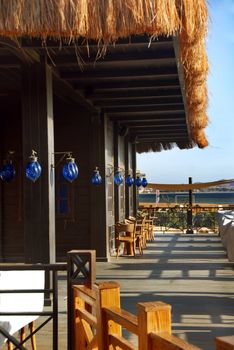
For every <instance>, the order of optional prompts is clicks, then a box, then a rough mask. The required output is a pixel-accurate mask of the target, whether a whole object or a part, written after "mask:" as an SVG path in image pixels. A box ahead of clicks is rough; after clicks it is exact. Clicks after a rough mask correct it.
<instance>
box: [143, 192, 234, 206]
mask: <svg viewBox="0 0 234 350" xmlns="http://www.w3.org/2000/svg"><path fill="white" fill-rule="evenodd" d="M139 202H140V203H178V204H184V203H188V202H189V194H188V193H187V192H167V191H163V192H160V194H158V195H157V194H156V193H140V194H139ZM193 203H196V204H199V203H206V204H234V191H233V192H228V191H227V192H226V191H225V192H193Z"/></svg>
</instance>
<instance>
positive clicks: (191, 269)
mask: <svg viewBox="0 0 234 350" xmlns="http://www.w3.org/2000/svg"><path fill="white" fill-rule="evenodd" d="M233 266H234V264H233V263H230V262H229V261H228V260H227V258H226V253H225V251H224V249H223V247H222V244H221V242H220V238H219V237H218V236H216V235H194V236H192V235H187V236H186V235H180V234H157V235H156V240H155V241H154V242H151V243H148V244H147V249H146V250H145V251H144V255H143V257H140V256H137V257H136V258H133V257H121V256H120V257H119V258H118V259H116V258H112V259H111V262H109V263H103V262H99V263H97V279H98V280H99V281H100V280H112V281H117V282H118V283H119V284H120V286H121V296H122V299H121V302H122V307H123V308H125V309H127V310H129V311H131V312H133V313H136V303H137V302H142V301H164V302H166V303H169V304H171V305H172V315H173V319H172V321H173V332H174V333H175V334H176V335H178V336H180V337H182V338H184V339H186V340H187V341H188V342H190V343H192V344H194V345H197V346H199V347H201V348H203V349H207V350H209V349H214V348H215V344H214V338H215V337H216V336H225V335H231V334H234V313H233V309H234V270H233ZM59 287H60V297H59V301H60V314H59V318H60V326H59V329H60V331H59V332H60V334H59V338H60V341H59V345H60V346H59V348H60V349H65V348H66V347H65V344H66V312H65V311H66V302H65V301H64V297H65V296H66V280H65V276H61V279H60V282H59ZM50 332H51V329H48V330H47V333H46V334H45V332H43V333H41V335H40V336H38V337H37V339H38V350H39V349H50V348H51V347H49V336H48V335H49V333H50Z"/></svg>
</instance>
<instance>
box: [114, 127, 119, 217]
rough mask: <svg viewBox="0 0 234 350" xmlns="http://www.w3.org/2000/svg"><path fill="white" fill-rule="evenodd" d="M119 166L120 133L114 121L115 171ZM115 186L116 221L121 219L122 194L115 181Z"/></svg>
mask: <svg viewBox="0 0 234 350" xmlns="http://www.w3.org/2000/svg"><path fill="white" fill-rule="evenodd" d="M118 166H119V134H118V124H117V123H114V173H113V176H114V175H115V172H116V170H117V168H118ZM113 186H114V196H115V222H117V221H119V217H120V213H119V200H120V194H119V186H116V185H115V183H114V182H113Z"/></svg>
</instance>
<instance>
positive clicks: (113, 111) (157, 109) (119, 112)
mask: <svg viewBox="0 0 234 350" xmlns="http://www.w3.org/2000/svg"><path fill="white" fill-rule="evenodd" d="M102 110H103V112H104V113H107V114H109V116H111V117H113V116H126V117H128V116H130V115H146V114H147V115H148V114H150V113H151V114H155V115H156V114H161V113H162V112H174V114H178V113H179V112H183V113H184V105H183V104H182V103H179V104H176V105H167V104H166V105H163V106H160V105H158V106H157V105H155V106H154V105H152V106H150V105H146V106H124V107H121V106H120V107H117V106H116V107H106V108H103V109H102Z"/></svg>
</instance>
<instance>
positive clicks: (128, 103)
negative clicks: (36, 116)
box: [94, 96, 183, 111]
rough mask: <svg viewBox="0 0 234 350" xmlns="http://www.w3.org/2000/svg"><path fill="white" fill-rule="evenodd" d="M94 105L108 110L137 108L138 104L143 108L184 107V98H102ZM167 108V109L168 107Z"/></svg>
mask: <svg viewBox="0 0 234 350" xmlns="http://www.w3.org/2000/svg"><path fill="white" fill-rule="evenodd" d="M94 105H95V106H97V107H101V108H104V109H105V110H107V109H108V108H109V109H111V111H113V110H114V109H117V111H118V110H120V109H121V108H125V107H126V108H128V109H129V108H135V107H136V106H139V107H141V109H142V108H146V110H147V109H148V108H151V107H153V106H155V107H156V108H157V109H158V108H160V107H159V106H162V107H163V110H165V109H164V108H166V106H168V107H169V109H170V108H171V107H172V108H173V107H183V100H182V98H181V96H174V97H164V98H163V97H161V98H158V99H157V98H155V97H149V98H146V97H144V98H142V99H141V98H139V99H137V100H136V99H133V98H131V99H110V100H100V101H94ZM166 110H167V109H166Z"/></svg>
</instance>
